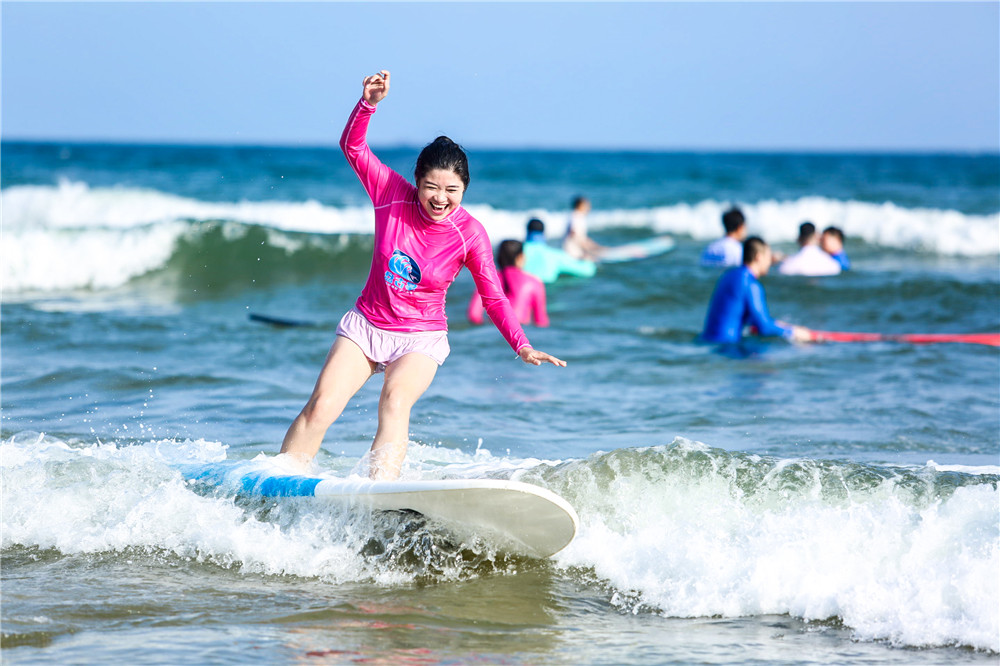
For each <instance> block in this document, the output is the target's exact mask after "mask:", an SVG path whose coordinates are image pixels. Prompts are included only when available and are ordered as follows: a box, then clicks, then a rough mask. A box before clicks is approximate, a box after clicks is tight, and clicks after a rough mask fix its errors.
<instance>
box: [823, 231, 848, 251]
mask: <svg viewBox="0 0 1000 666" xmlns="http://www.w3.org/2000/svg"><path fill="white" fill-rule="evenodd" d="M819 244H820V247H822V248H823V249H824V250H825V251H826V252H828V253H830V254H837V253H838V252H843V251H844V232H843V231H841V230H840V229H839V228H838V227H827V228H826V229H824V230H823V235H822V236H820V239H819Z"/></svg>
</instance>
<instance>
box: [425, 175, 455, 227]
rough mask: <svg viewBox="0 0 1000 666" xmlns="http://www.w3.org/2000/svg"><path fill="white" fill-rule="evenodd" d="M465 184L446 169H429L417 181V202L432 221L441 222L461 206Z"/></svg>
mask: <svg viewBox="0 0 1000 666" xmlns="http://www.w3.org/2000/svg"><path fill="white" fill-rule="evenodd" d="M464 195H465V184H464V183H463V182H462V179H461V178H459V176H458V174H456V173H455V172H454V171H449V170H447V169H431V170H430V171H428V172H427V175H426V176H424V177H423V178H421V179H420V180H419V181H417V200H418V201H419V202H420V205H421V207H423V209H424V211H426V212H427V214H428V215H429V216H430V218H431V219H432V220H435V221H437V220H443V219H444V218H446V217H447V216H448V215H450V214H451V213H452V211H454V210H455V209H456V208H458V207H459V206H461V205H462V197H463V196H464Z"/></svg>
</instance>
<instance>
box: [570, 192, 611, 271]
mask: <svg viewBox="0 0 1000 666" xmlns="http://www.w3.org/2000/svg"><path fill="white" fill-rule="evenodd" d="M572 205H573V210H572V211H571V212H570V215H569V224H567V225H566V237H565V238H563V250H565V251H566V253H567V254H569V255H570V256H571V257H573V258H574V259H589V260H591V261H596V260H598V259H600V258H601V253H602V252H604V246H603V245H600V244H598V243H597V241H595V240H594V239H592V238H591V237H590V235H589V234H588V232H587V215H588V214H589V213H590V200H589V199H587V198H586V197H575V198H574V199H573V204H572Z"/></svg>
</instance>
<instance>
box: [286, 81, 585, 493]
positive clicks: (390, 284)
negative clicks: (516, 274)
mask: <svg viewBox="0 0 1000 666" xmlns="http://www.w3.org/2000/svg"><path fill="white" fill-rule="evenodd" d="M388 93H389V72H388V71H387V70H382V71H380V72H379V73H377V74H374V75H372V76H368V77H365V79H364V82H363V92H362V97H361V100H360V101H359V102H358V103H357V105H356V106H355V107H354V110H353V111H352V112H351V115H350V118H348V121H347V126H346V127H345V128H344V132H343V134H342V135H341V137H340V147H341V150H343V151H344V155H345V156H346V157H347V161H348V162H349V163H350V165H351V167H352V168H353V169H354V172H355V173H356V174H357V175H358V178H360V180H361V183H362V185H363V186H364V188H365V191H366V192H367V193H368V196H369V197H370V198H371V200H372V205H373V206H374V207H375V248H374V251H373V253H372V263H371V270H370V272H369V275H368V281H367V282H366V283H365V287H364V289H363V290H362V292H361V296H360V297H359V298H358V300H357V302H356V303H355V304H354V307H353V308H352V309H351V310H350V311H348V312H347V314H345V315H344V317H343V319H341V321H340V325H339V326H338V327H337V338H336V341H335V342H334V343H333V346H332V347H331V349H330V352H329V354H328V355H327V357H326V361H325V363H324V364H323V368H322V370H320V374H319V378H318V379H317V380H316V385H315V387H314V388H313V392H312V395H311V396H310V397H309V400H308V402H307V403H306V405H305V407H303V408H302V411H301V412H300V413H299V415H298V416H297V417H296V418H295V420H294V421H293V422H292V425H291V427H289V429H288V432H287V433H286V434H285V438H284V441H283V442H282V445H281V453H283V454H288V455H289V456H291V457H292V458H294V459H295V460H297V461H298V462H300V463H302V464H306V463H308V462H309V461H311V460H312V458H313V457H314V456H315V455H316V452H317V451H319V447H320V445H321V444H322V442H323V437H324V435H325V434H326V431H327V429H328V428H329V427H330V426H331V425H332V424H333V422H334V421H336V420H337V418H338V417H339V416H340V414H341V412H343V410H344V408H345V407H346V406H347V402H348V400H350V399H351V397H352V396H353V395H354V394H355V393H356V392H357V391H358V390H359V389H360V388H361V387H362V386H363V385H364V383H365V382H366V381H367V380H368V378H369V377H371V376H372V375H374V374H376V373H379V372H384V373H385V379H384V383H383V386H382V393H381V396H380V397H379V405H378V429H377V430H376V433H375V439H374V441H373V442H372V447H371V456H370V466H369V476H370V478H372V479H375V480H392V479H396V478H398V477H399V473H400V469H401V468H402V464H403V459H404V458H405V456H406V449H407V445H408V443H409V427H410V410H411V409H412V408H413V405H414V404H415V403H416V401H417V399H418V398H420V396H421V395H423V393H424V391H426V390H427V388H428V387H429V386H430V384H431V381H432V380H433V379H434V375H435V374H436V372H437V369H438V367H439V366H440V365H441V364H442V363H444V361H445V359H446V358H447V357H448V354H449V353H450V351H451V350H450V347H449V344H448V325H447V319H446V317H445V294H446V292H447V290H448V287H449V286H450V285H451V283H452V282H453V281H454V279H455V277H456V276H457V275H458V273H459V271H460V270H461V269H462V267H463V266H465V267H467V268H468V269H469V271H470V272H471V273H472V277H473V279H474V280H475V283H476V289H477V290H478V292H479V294H480V295H481V296H482V300H483V306H484V307H485V308H486V312H487V313H488V314H489V316H490V319H491V320H493V321H494V322H495V323H496V325H497V328H498V329H499V330H500V333H501V334H502V335H503V337H504V339H506V340H507V343H508V344H509V345H510V346H511V349H513V350H514V352H515V353H516V354H517V355H518V357H520V359H521V360H522V361H524V362H525V363H529V364H532V365H541V364H542V363H551V364H553V365H556V366H559V367H565V366H566V362H565V361H562V360H560V359H558V358H556V357H554V356H551V355H549V354H546V353H545V352H543V351H539V350H537V349H534V348H532V347H531V345H530V344H529V342H528V339H527V337H526V336H525V334H524V330H523V329H522V328H521V325H520V323H518V320H517V316H516V315H515V313H514V311H513V309H512V308H511V305H510V303H509V301H508V300H507V297H506V296H505V295H504V291H503V287H502V285H501V284H500V280H499V277H498V275H497V270H496V266H495V265H494V263H493V252H492V246H491V244H490V239H489V236H488V235H487V234H486V230H485V229H484V228H483V226H482V224H480V223H479V221H478V220H476V219H475V218H474V217H472V215H470V214H469V213H468V211H466V210H465V209H464V208H462V205H461V204H462V198H463V197H464V195H465V191H466V189H467V188H468V186H469V162H468V158H467V157H466V154H465V152H464V151H463V150H462V148H461V147H460V146H459V145H458V144H456V143H455V142H453V141H452V140H451V139H449V138H448V137H445V136H440V137H438V138H437V139H435V140H434V141H433V142H431V143H430V144H428V145H427V146H426V147H425V148H424V149H423V150H422V151H421V152H420V155H419V156H418V157H417V163H416V168H415V170H414V180H415V182H416V186H415V187H414V186H413V185H411V184H410V183H409V182H408V181H407V180H406V179H405V178H404V177H403V176H401V175H399V174H398V173H396V172H395V171H393V170H392V169H390V168H389V167H387V166H386V165H384V164H383V163H382V162H381V161H380V160H379V159H378V158H377V157H376V156H375V154H374V153H373V152H372V151H371V149H370V148H369V147H368V141H367V133H368V123H369V121H370V120H371V117H372V115H373V114H374V113H375V108H376V105H378V104H379V103H380V102H382V101H383V100H384V99H385V97H386V95H388Z"/></svg>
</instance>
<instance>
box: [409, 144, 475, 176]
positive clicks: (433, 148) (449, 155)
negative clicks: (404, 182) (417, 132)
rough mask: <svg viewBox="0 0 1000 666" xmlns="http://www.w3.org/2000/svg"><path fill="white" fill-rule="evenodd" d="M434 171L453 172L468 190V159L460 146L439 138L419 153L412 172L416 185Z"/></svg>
mask: <svg viewBox="0 0 1000 666" xmlns="http://www.w3.org/2000/svg"><path fill="white" fill-rule="evenodd" d="M434 169H441V170H443V171H451V172H453V173H454V174H455V175H456V176H458V177H459V178H460V179H461V180H462V183H463V184H464V185H465V189H469V158H468V157H467V156H466V154H465V151H464V150H462V147H461V146H460V145H458V144H457V143H455V142H454V141H452V140H451V139H449V138H448V137H446V136H439V137H438V138H436V139H434V140H433V141H431V142H430V143H428V144H427V145H426V146H424V149H423V150H421V151H420V155H418V156H417V166H416V168H414V170H413V175H414V177H415V178H416V180H417V183H418V184H419V183H420V180H421V179H422V178H423V177H424V176H426V175H427V174H428V173H430V172H431V171H433V170H434Z"/></svg>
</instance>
